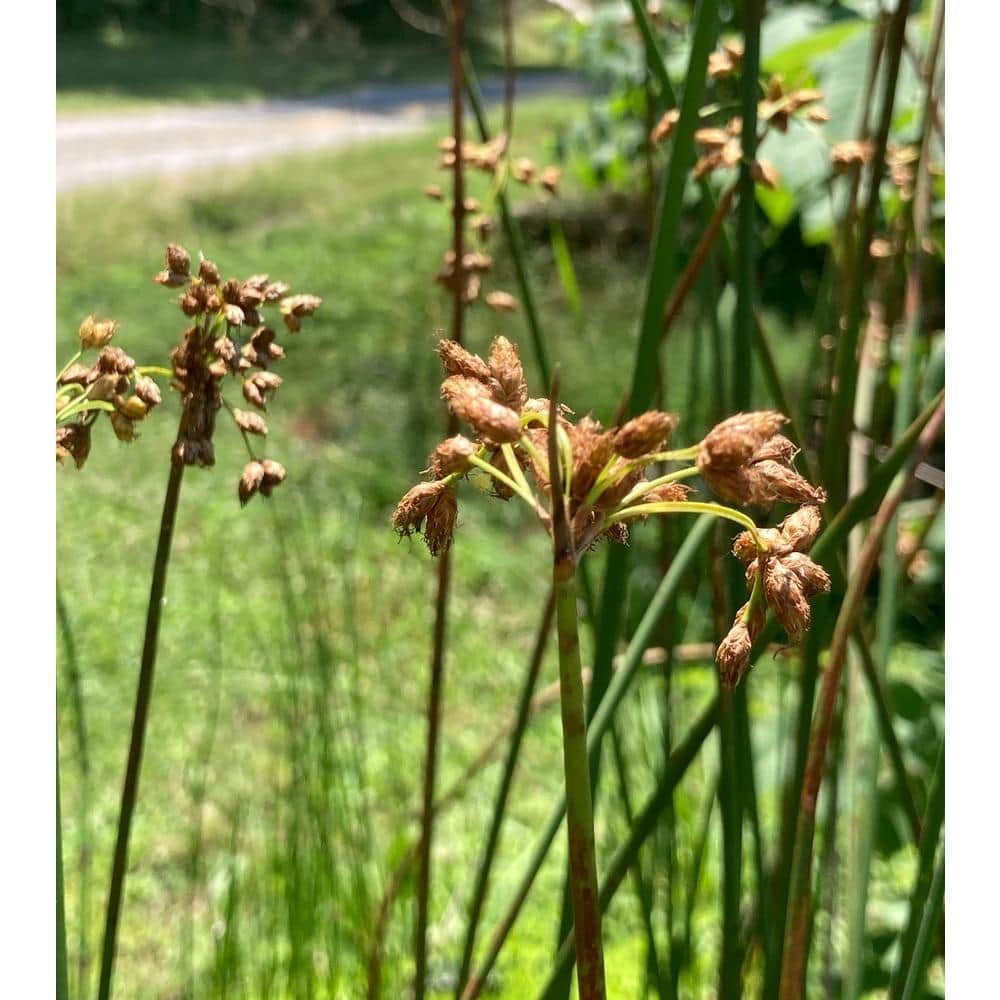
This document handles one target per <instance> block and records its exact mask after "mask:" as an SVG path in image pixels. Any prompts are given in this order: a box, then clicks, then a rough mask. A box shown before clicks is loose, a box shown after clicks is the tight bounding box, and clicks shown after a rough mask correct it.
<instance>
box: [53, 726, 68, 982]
mask: <svg viewBox="0 0 1000 1000" xmlns="http://www.w3.org/2000/svg"><path fill="white" fill-rule="evenodd" d="M56 1000H69V958H68V956H67V953H66V892H65V887H64V884H63V849H62V800H61V795H60V790H59V738H58V736H57V737H56Z"/></svg>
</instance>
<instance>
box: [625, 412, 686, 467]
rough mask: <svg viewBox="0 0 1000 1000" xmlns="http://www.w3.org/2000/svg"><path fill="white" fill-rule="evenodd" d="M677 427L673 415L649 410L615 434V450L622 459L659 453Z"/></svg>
mask: <svg viewBox="0 0 1000 1000" xmlns="http://www.w3.org/2000/svg"><path fill="white" fill-rule="evenodd" d="M676 426H677V417H676V416H675V415H674V414H673V413H664V412H663V411H661V410H650V411H649V412H648V413H642V414H640V415H639V416H638V417H634V418H633V419H632V420H630V421H629V422H628V423H627V424H625V425H624V426H623V427H621V428H619V429H618V431H616V433H615V450H616V451H617V452H618V454H619V455H621V456H622V457H623V458H641V457H642V456H643V455H649V454H651V453H652V452H655V451H659V450H660V449H661V448H662V447H663V445H664V444H666V441H667V438H668V437H669V436H670V433H671V431H673V429H674V428H675V427H676Z"/></svg>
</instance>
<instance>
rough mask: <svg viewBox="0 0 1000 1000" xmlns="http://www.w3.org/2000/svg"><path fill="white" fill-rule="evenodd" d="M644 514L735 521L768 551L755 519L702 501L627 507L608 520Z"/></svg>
mask: <svg viewBox="0 0 1000 1000" xmlns="http://www.w3.org/2000/svg"><path fill="white" fill-rule="evenodd" d="M642 514H712V515H713V516H714V517H721V518H724V519H725V520H727V521H733V522H735V523H736V524H738V525H740V526H741V527H743V528H746V530H747V531H749V532H750V534H751V536H752V537H753V540H754V542H755V543H756V545H757V548H758V549H759V550H760V551H761V552H766V551H767V543H766V542H765V541H764V539H763V538H761V537H760V532H759V531H758V530H757V525H756V524H755V523H754V521H753V519H752V518H750V517H748V516H747V515H746V514H744V513H743V512H742V511H738V510H734V509H733V508H732V507H725V506H723V505H722V504H721V503H706V502H704V501H701V500H669V501H657V502H655V503H640V504H636V505H635V506H633V507H625V508H623V509H622V510H619V511H617V512H616V513H614V514H612V515H611V516H610V517H609V518H608V523H609V524H613V523H614V522H615V521H627V520H628V519H629V518H630V517H639V516H640V515H642Z"/></svg>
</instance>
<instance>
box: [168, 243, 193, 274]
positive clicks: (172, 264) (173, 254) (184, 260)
mask: <svg viewBox="0 0 1000 1000" xmlns="http://www.w3.org/2000/svg"><path fill="white" fill-rule="evenodd" d="M167 267H168V268H169V269H170V270H171V271H173V272H174V273H175V274H184V275H188V274H190V273H191V255H190V254H189V253H188V252H187V250H185V249H184V247H182V246H180V244H178V243H169V244H168V245H167Z"/></svg>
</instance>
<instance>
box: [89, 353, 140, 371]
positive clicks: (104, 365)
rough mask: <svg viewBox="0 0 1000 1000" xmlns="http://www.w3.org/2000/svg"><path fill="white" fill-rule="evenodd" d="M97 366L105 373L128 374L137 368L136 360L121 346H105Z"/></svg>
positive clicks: (98, 357)
mask: <svg viewBox="0 0 1000 1000" xmlns="http://www.w3.org/2000/svg"><path fill="white" fill-rule="evenodd" d="M97 368H98V370H99V371H101V372H104V373H105V374H112V373H117V374H119V375H128V374H130V373H131V372H132V369H133V368H135V360H134V359H133V358H130V357H129V356H128V355H127V354H126V353H125V352H124V351H123V350H122V349H121V348H120V347H105V348H103V349H102V351H101V353H100V354H99V355H98V356H97Z"/></svg>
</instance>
